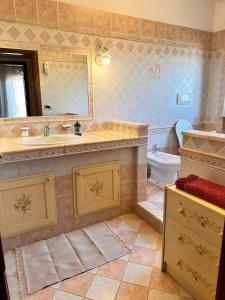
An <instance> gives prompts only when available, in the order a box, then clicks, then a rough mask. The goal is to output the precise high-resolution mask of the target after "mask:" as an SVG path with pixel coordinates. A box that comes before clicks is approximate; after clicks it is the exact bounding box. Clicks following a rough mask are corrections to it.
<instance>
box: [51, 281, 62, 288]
mask: <svg viewBox="0 0 225 300" xmlns="http://www.w3.org/2000/svg"><path fill="white" fill-rule="evenodd" d="M60 285H61V282H58V283H56V284H53V285H51V288H52V289H56V290H57V289H58V288H59V287H60Z"/></svg>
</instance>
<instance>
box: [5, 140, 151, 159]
mask: <svg viewBox="0 0 225 300" xmlns="http://www.w3.org/2000/svg"><path fill="white" fill-rule="evenodd" d="M146 144H147V138H130V139H125V138H124V139H123V140H116V141H107V142H98V143H91V144H83V145H82V144H81V145H73V146H66V145H62V146H61V147H51V148H49V149H39V150H38V149H33V150H30V151H28V150H24V151H15V152H13V153H5V154H3V157H2V158H1V159H0V165H3V164H8V163H14V162H20V161H27V160H36V159H43V158H50V157H57V156H65V155H72V154H78V153H87V152H95V151H102V150H111V149H118V148H127V147H138V146H142V145H146Z"/></svg>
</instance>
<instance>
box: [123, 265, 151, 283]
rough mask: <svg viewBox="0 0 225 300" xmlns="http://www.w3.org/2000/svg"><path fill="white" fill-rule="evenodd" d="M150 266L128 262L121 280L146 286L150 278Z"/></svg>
mask: <svg viewBox="0 0 225 300" xmlns="http://www.w3.org/2000/svg"><path fill="white" fill-rule="evenodd" d="M151 272H152V268H151V267H147V266H143V265H139V264H135V263H132V262H128V265H127V268H126V271H125V274H124V277H123V281H125V282H129V283H134V284H138V285H141V286H145V287H148V286H149V284H150V280H151Z"/></svg>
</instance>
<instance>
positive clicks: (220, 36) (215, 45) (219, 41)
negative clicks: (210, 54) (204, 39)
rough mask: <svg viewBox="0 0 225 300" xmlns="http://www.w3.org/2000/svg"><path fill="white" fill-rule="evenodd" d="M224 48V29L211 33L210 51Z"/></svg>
mask: <svg viewBox="0 0 225 300" xmlns="http://www.w3.org/2000/svg"><path fill="white" fill-rule="evenodd" d="M224 48H225V29H224V30H220V31H217V32H214V33H213V41H212V49H213V50H219V49H224Z"/></svg>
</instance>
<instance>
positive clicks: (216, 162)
mask: <svg viewBox="0 0 225 300" xmlns="http://www.w3.org/2000/svg"><path fill="white" fill-rule="evenodd" d="M180 156H181V160H182V161H184V160H189V161H193V162H197V163H199V164H202V165H205V166H209V167H212V168H217V169H220V170H224V171H225V160H224V159H219V158H216V157H213V156H212V155H209V154H205V153H200V152H195V151H189V150H186V149H181V150H180Z"/></svg>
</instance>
